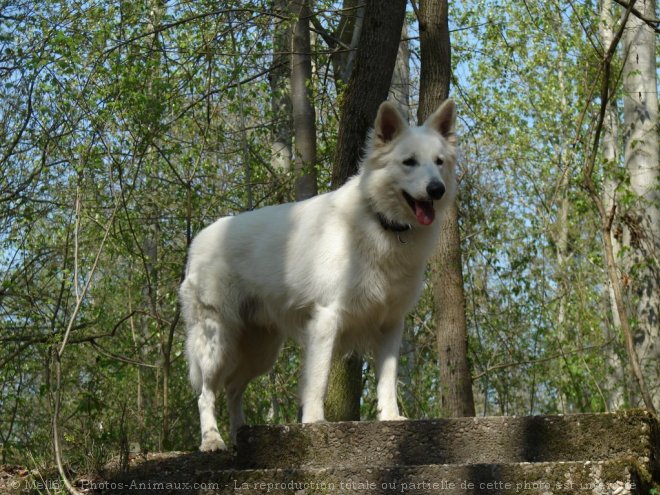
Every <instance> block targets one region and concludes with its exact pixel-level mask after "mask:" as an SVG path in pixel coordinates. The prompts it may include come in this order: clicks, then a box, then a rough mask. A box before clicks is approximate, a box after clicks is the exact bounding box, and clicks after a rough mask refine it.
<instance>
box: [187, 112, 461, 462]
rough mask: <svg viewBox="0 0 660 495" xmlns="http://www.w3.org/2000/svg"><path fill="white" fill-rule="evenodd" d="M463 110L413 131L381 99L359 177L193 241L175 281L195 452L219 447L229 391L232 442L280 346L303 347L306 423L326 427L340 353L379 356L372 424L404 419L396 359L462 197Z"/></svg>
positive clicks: (228, 222)
mask: <svg viewBox="0 0 660 495" xmlns="http://www.w3.org/2000/svg"><path fill="white" fill-rule="evenodd" d="M455 121H456V107H455V105H454V103H453V101H451V100H447V101H446V102H445V103H444V104H443V105H441V106H440V108H438V110H436V111H435V113H434V114H433V115H431V116H430V117H429V118H428V120H427V121H426V122H425V123H424V125H422V126H420V127H409V126H408V125H407V123H406V122H405V121H404V120H403V118H402V117H401V115H400V114H399V112H398V111H397V109H396V108H395V107H394V106H393V105H392V104H390V103H388V102H385V103H383V104H381V106H380V108H379V109H378V115H377V117H376V122H375V124H374V129H373V131H372V133H371V135H370V137H369V140H368V143H367V146H366V157H365V159H364V160H363V162H362V164H361V167H360V171H359V173H358V174H357V175H356V176H355V177H353V178H351V179H350V180H349V181H348V182H347V183H346V184H345V185H344V186H342V187H341V188H339V189H337V190H336V191H333V192H329V193H326V194H322V195H320V196H316V197H314V198H311V199H308V200H306V201H301V202H298V203H289V204H284V205H278V206H269V207H267V208H263V209H260V210H257V211H252V212H247V213H242V214H240V215H237V216H233V217H226V218H221V219H220V220H218V221H216V222H215V223H213V224H212V225H210V226H209V227H206V228H205V229H204V230H202V231H201V232H200V233H199V234H198V235H197V236H196V237H195V239H194V240H193V242H192V245H191V246H190V254H189V258H188V266H187V270H186V278H185V280H184V282H183V284H182V285H181V291H180V294H181V301H182V307H183V315H184V318H185V322H186V325H187V330H188V332H187V341H186V351H187V357H188V362H189V364H190V381H191V382H192V384H193V386H194V387H195V390H197V392H198V393H199V394H200V395H199V400H198V404H199V416H200V422H201V428H202V444H201V446H200V450H203V451H212V450H224V449H226V446H225V443H224V441H223V440H222V437H221V436H220V432H219V431H218V425H217V423H216V419H215V399H216V393H218V392H219V391H220V389H221V388H224V389H225V391H226V397H227V404H228V409H229V418H230V430H231V435H232V437H233V438H234V440H235V435H236V432H237V430H238V428H239V427H240V426H241V425H242V424H243V423H244V418H243V405H242V400H243V393H244V391H245V388H246V386H247V385H248V382H249V381H250V380H251V379H253V378H254V377H256V376H258V375H260V374H263V373H266V372H267V371H269V370H270V369H271V367H272V366H273V363H274V362H275V359H276V358H277V355H278V352H279V349H280V346H281V344H282V342H283V340H284V339H285V338H286V337H294V338H296V339H298V340H299V341H300V342H301V343H302V344H303V346H304V357H303V360H304V361H303V362H304V365H303V371H302V376H301V386H300V401H301V405H302V421H303V423H313V422H318V421H323V420H324V412H323V402H324V398H325V394H326V389H327V384H328V373H329V371H330V362H331V359H332V357H333V355H336V354H342V353H347V352H349V351H351V350H353V349H359V350H362V351H371V352H372V353H373V356H374V358H375V368H376V375H377V378H378V386H377V392H378V418H379V419H380V420H381V421H382V420H399V419H404V418H403V417H402V416H400V415H399V407H398V405H397V394H396V386H397V361H398V357H399V347H400V345H401V334H402V332H403V322H404V317H405V315H406V314H407V313H408V312H409V311H410V310H412V309H413V307H414V305H415V303H416V302H417V299H418V297H419V294H420V291H421V287H422V283H423V277H424V270H425V267H426V262H427V259H428V257H429V255H430V254H431V252H432V250H433V247H434V246H435V245H436V242H437V239H438V234H439V231H440V224H441V221H442V218H441V216H442V213H443V212H444V211H445V210H446V208H447V207H448V205H449V204H450V203H451V202H452V201H453V200H454V197H455V195H456V189H457V185H456V173H455V161H456V149H455V134H454V127H455Z"/></svg>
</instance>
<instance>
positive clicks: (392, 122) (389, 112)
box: [374, 101, 408, 144]
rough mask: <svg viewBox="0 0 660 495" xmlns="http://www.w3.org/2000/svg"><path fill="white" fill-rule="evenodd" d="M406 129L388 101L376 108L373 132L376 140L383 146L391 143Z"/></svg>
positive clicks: (394, 108)
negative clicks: (376, 113)
mask: <svg viewBox="0 0 660 495" xmlns="http://www.w3.org/2000/svg"><path fill="white" fill-rule="evenodd" d="M407 128H408V124H406V122H405V121H404V120H403V117H401V114H400V113H399V111H398V110H397V108H396V107H395V106H394V105H392V104H391V103H390V102H389V101H384V102H383V103H381V104H380V107H379V108H378V115H376V122H375V124H374V131H375V133H376V139H377V140H378V141H380V142H381V143H383V144H386V143H389V142H390V141H393V140H394V139H395V138H396V137H397V136H399V134H401V133H402V132H403V131H404V130H405V129H407Z"/></svg>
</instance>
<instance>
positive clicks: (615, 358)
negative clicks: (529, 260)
mask: <svg viewBox="0 0 660 495" xmlns="http://www.w3.org/2000/svg"><path fill="white" fill-rule="evenodd" d="M614 22H615V21H614V17H613V15H612V0H601V5H600V39H601V41H602V45H603V46H604V47H605V48H607V47H609V46H610V45H611V44H612V40H613V38H614V31H613V29H614ZM617 131H618V118H617V109H616V100H614V99H611V100H610V101H609V102H608V104H607V110H606V113H605V119H604V121H603V166H604V171H605V174H604V175H605V179H604V182H603V205H604V206H605V210H606V211H612V209H613V208H614V207H615V205H616V202H617V199H616V190H617V187H618V182H617V180H616V179H615V176H616V169H617V167H618V166H619V164H618V158H619V157H618V153H617V141H618V132H617ZM615 221H616V220H615ZM611 234H612V233H611V232H610V234H609V235H610V242H611V243H612V249H613V254H614V256H615V258H616V259H618V258H619V242H618V239H617V238H616V236H614V235H611ZM606 258H607V253H606ZM605 291H606V293H605V300H606V301H607V304H608V308H609V314H611V318H609V319H608V321H607V327H606V328H607V330H606V331H607V335H606V337H607V339H608V340H612V341H615V340H618V336H619V335H620V334H621V330H620V328H621V318H620V316H619V312H618V310H617V306H616V300H615V298H614V288H613V285H612V281H611V280H610V279H609V277H608V280H607V284H606V286H605ZM607 361H608V364H609V368H610V370H609V373H608V376H607V389H608V393H607V404H606V409H607V410H608V411H616V410H617V409H620V408H622V407H623V406H624V404H625V395H624V390H625V386H624V384H625V382H626V376H627V374H626V373H624V372H623V370H624V369H625V363H623V362H622V361H621V358H620V356H619V355H618V354H617V353H616V345H615V344H612V347H611V348H610V350H609V351H608V352H607Z"/></svg>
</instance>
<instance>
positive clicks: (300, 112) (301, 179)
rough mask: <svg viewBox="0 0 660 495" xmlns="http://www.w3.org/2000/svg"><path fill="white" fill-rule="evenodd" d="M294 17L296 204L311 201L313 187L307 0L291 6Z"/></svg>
mask: <svg viewBox="0 0 660 495" xmlns="http://www.w3.org/2000/svg"><path fill="white" fill-rule="evenodd" d="M291 9H292V14H293V15H294V16H295V17H296V22H295V24H294V27H293V49H292V54H291V104H292V108H293V129H294V143H295V174H296V200H297V201H300V200H303V199H307V198H311V197H312V196H315V195H316V193H317V187H316V168H315V167H316V114H315V111H314V105H313V103H312V92H311V87H310V81H311V79H312V55H311V52H312V49H311V42H310V34H309V22H310V16H311V10H310V7H309V0H299V1H296V2H292V3H291Z"/></svg>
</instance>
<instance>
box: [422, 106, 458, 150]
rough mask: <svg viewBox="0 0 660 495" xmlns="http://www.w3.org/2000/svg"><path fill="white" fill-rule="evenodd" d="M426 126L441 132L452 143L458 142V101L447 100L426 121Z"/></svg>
mask: <svg viewBox="0 0 660 495" xmlns="http://www.w3.org/2000/svg"><path fill="white" fill-rule="evenodd" d="M424 125H425V126H426V127H430V128H431V129H434V130H436V131H437V132H439V133H440V134H441V135H442V136H443V137H444V138H445V139H447V141H449V142H450V143H455V142H456V103H454V100H451V99H450V100H445V101H444V103H443V104H442V105H440V108H438V109H437V110H436V111H435V112H433V114H431V116H430V117H429V118H428V119H426V122H424Z"/></svg>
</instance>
